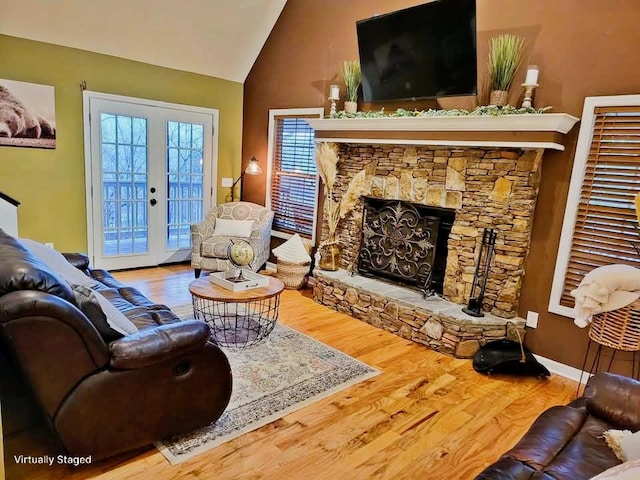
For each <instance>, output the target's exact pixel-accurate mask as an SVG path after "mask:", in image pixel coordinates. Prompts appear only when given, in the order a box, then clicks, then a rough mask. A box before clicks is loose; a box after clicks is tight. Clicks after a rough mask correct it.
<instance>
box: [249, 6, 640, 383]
mask: <svg viewBox="0 0 640 480" xmlns="http://www.w3.org/2000/svg"><path fill="white" fill-rule="evenodd" d="M419 3H423V2H420V1H417V2H416V1H409V0H387V1H384V0H323V1H314V0H288V2H287V5H286V6H285V8H284V10H283V12H282V14H281V15H280V18H279V20H278V22H277V23H276V25H275V27H274V29H273V31H272V32H271V35H270V37H269V39H268V40H267V42H266V44H265V46H264V48H263V49H262V52H261V53H260V55H259V57H258V59H257V60H256V62H255V64H254V66H253V68H252V70H251V73H250V74H249V76H248V78H247V80H246V82H245V87H244V127H243V159H245V161H246V160H247V159H249V158H251V156H252V155H256V157H257V158H259V159H260V160H261V162H262V163H263V165H264V162H265V161H266V156H267V124H268V115H269V109H270V108H294V107H317V106H324V107H325V108H326V109H327V112H328V108H329V105H328V102H327V101H326V96H327V94H328V91H329V85H330V84H331V83H340V84H341V83H342V82H341V78H340V75H339V66H340V63H341V62H342V61H343V60H348V59H355V58H357V56H358V47H357V41H356V29H355V22H356V20H360V19H363V18H367V17H371V16H373V15H375V14H380V13H387V12H391V11H394V10H397V9H400V8H405V7H409V6H413V5H417V4H419ZM638 18H640V2H638V1H637V0H616V1H615V2H604V1H602V0H561V1H558V0H538V1H535V2H523V1H516V0H477V27H478V69H479V70H478V72H479V79H480V81H479V83H480V84H482V78H483V77H484V74H485V59H486V56H487V51H488V48H487V42H488V40H489V38H491V37H492V36H494V35H496V34H499V33H503V32H507V33H516V34H520V35H523V36H525V37H526V39H527V51H526V58H525V60H524V61H523V71H522V72H521V74H519V75H518V77H517V78H519V79H523V78H524V67H525V66H526V64H537V65H539V66H540V79H539V83H540V88H538V89H537V90H536V93H535V98H534V104H535V105H536V106H543V105H552V106H553V109H554V111H555V112H566V113H570V114H572V115H575V116H578V117H579V116H581V114H582V105H583V102H584V98H585V97H587V96H596V95H621V94H633V93H639V92H640V62H638V60H637V52H636V50H637V49H636V46H637V45H638V44H639V43H640V28H638V21H637V20H638ZM480 86H481V85H480ZM342 91H343V92H344V88H343V89H342ZM520 94H521V90H520V89H519V88H513V89H512V96H511V102H512V103H515V102H516V101H518V99H519V97H520ZM481 103H486V102H481ZM475 104H476V99H475V98H473V97H460V98H453V99H451V98H450V99H444V100H443V101H442V102H441V103H440V107H441V108H454V107H460V108H472V107H473V106H475ZM396 106H397V105H394V104H393V103H389V104H388V106H387V107H386V110H392V109H394V108H395V107H396ZM403 106H404V107H405V108H406V103H405V104H404V105H403ZM416 107H417V108H421V107H422V104H419V103H416ZM578 130H579V125H577V126H576V127H574V129H573V130H572V131H571V132H570V134H569V135H567V137H566V138H565V145H566V151H565V152H552V151H548V152H547V153H545V156H544V160H543V166H542V172H543V173H542V182H541V186H540V193H539V197H538V205H537V209H536V217H535V220H534V226H533V236H532V245H531V251H530V254H529V259H528V261H527V264H526V276H525V280H524V284H523V291H522V297H521V301H520V314H521V315H526V312H527V310H533V311H536V312H539V313H540V319H539V323H538V328H537V329H535V330H531V329H529V330H528V333H527V345H528V346H529V348H531V349H532V350H533V351H534V352H535V353H537V354H539V355H542V356H544V357H548V358H551V359H553V360H556V361H559V362H562V363H566V364H569V365H573V366H576V367H578V368H580V366H581V364H582V359H583V356H584V353H585V349H586V345H587V335H586V331H585V330H580V329H578V328H577V327H576V326H574V324H573V322H572V320H570V319H567V318H565V317H561V316H558V315H554V314H551V313H549V312H547V306H548V303H549V294H550V290H551V281H552V278H553V270H554V266H555V260H556V252H557V249H558V243H559V239H560V230H561V226H562V218H563V215H564V206H565V202H566V198H567V192H568V189H569V178H570V175H571V166H572V163H573V155H574V152H575V143H576V139H577V136H578ZM264 170H266V169H264ZM245 178H246V181H245V185H244V189H243V197H244V198H245V199H246V200H250V201H254V202H257V203H264V191H265V184H264V182H265V178H264V176H260V177H252V178H249V177H245ZM618 358H620V359H621V361H618ZM614 369H617V370H619V371H624V372H628V371H630V369H629V361H628V360H626V357H625V356H624V355H621V356H619V357H618V356H617V357H616V365H615V366H614Z"/></svg>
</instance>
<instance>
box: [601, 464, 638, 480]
mask: <svg viewBox="0 0 640 480" xmlns="http://www.w3.org/2000/svg"><path fill="white" fill-rule="evenodd" d="M638 478H640V460H632V461H630V462H625V463H621V464H620V465H616V466H615V467H612V468H610V469H609V470H606V471H604V472H602V473H601V474H599V475H596V476H595V477H591V480H614V479H615V480H638Z"/></svg>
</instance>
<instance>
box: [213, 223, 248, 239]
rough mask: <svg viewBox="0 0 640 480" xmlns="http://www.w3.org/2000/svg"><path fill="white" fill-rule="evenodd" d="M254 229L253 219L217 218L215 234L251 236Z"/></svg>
mask: <svg viewBox="0 0 640 480" xmlns="http://www.w3.org/2000/svg"><path fill="white" fill-rule="evenodd" d="M251 230H253V220H229V219H227V218H216V226H215V228H214V230H213V234H214V235H225V236H227V237H243V238H249V237H250V236H251Z"/></svg>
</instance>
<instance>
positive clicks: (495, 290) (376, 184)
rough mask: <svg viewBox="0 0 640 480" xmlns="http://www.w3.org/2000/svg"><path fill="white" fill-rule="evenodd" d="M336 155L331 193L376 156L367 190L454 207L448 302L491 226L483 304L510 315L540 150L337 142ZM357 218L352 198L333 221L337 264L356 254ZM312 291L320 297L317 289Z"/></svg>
mask: <svg viewBox="0 0 640 480" xmlns="http://www.w3.org/2000/svg"><path fill="white" fill-rule="evenodd" d="M339 156H340V161H339V162H338V174H337V178H336V184H335V187H334V192H335V196H336V199H340V198H341V197H342V195H343V194H344V192H345V191H346V188H347V185H348V183H349V181H350V180H351V179H352V178H353V176H354V175H355V174H356V173H358V172H359V171H361V170H362V169H363V168H364V167H365V166H366V165H367V164H369V163H370V162H372V161H374V160H377V170H376V175H375V177H374V178H373V183H372V188H371V196H374V197H378V198H385V199H400V200H407V201H411V202H415V203H419V204H423V205H431V206H438V207H447V208H452V209H455V211H456V218H455V222H454V225H453V228H452V230H451V234H450V236H449V242H448V249H449V254H448V257H447V267H446V273H445V279H444V297H445V299H447V300H449V301H451V302H453V303H455V304H459V305H464V304H467V303H468V301H469V296H470V293H471V286H472V282H473V275H474V271H475V261H476V257H477V253H478V251H479V246H480V241H481V239H482V233H483V229H484V228H495V229H496V230H497V232H498V237H497V242H496V246H495V257H494V260H493V263H492V266H491V269H490V274H489V279H488V282H487V289H486V293H485V301H484V305H483V310H484V311H485V312H491V313H492V314H494V315H495V316H498V317H502V318H513V317H515V316H516V314H517V311H518V301H519V297H520V287H521V284H522V277H523V276H524V263H525V259H526V256H527V253H528V251H529V245H530V237H531V227H532V224H533V214H534V210H535V204H536V198H537V194H538V186H539V180H540V159H541V156H542V150H522V149H504V148H453V147H452V148H444V147H429V146H412V145H363V144H340V149H339ZM361 222H362V203H361V202H360V203H359V204H358V205H357V206H356V208H355V210H354V211H353V212H352V213H350V214H349V215H348V216H347V217H346V218H345V219H344V220H342V221H341V222H340V224H339V226H338V232H337V237H338V241H339V243H340V245H341V246H342V248H343V251H342V257H341V266H342V268H344V269H346V270H348V271H353V270H354V269H355V265H356V262H357V254H358V251H359V249H360V241H361ZM323 238H326V225H325V226H324V233H323ZM316 299H317V300H319V301H321V302H322V303H325V294H324V293H322V296H321V297H316ZM421 327H422V325H421V326H420V327H419V328H421Z"/></svg>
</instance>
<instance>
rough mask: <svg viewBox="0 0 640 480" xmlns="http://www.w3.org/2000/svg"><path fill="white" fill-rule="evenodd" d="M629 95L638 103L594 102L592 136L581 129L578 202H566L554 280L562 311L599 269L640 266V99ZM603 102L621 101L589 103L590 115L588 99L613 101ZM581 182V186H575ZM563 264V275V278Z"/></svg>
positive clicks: (575, 178) (576, 175)
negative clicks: (639, 203)
mask: <svg viewBox="0 0 640 480" xmlns="http://www.w3.org/2000/svg"><path fill="white" fill-rule="evenodd" d="M626 97H633V98H628V100H630V101H634V102H635V104H630V105H629V104H627V105H603V106H597V105H596V104H594V105H593V109H592V110H590V115H591V118H590V119H589V120H590V122H589V123H588V124H585V118H584V117H583V124H582V128H588V129H589V130H590V132H588V133H589V135H587V134H585V135H583V132H582V131H581V132H580V138H579V140H578V148H577V150H576V160H575V162H574V174H573V176H572V186H571V189H570V192H569V196H570V197H571V196H572V195H574V196H577V198H574V199H573V201H571V200H572V199H571V198H570V199H569V201H568V203H567V211H566V212H565V225H564V226H563V233H562V237H563V238H562V239H561V247H562V244H563V243H564V244H565V248H564V250H566V251H565V252H562V248H561V252H560V253H561V254H562V255H559V256H558V263H557V264H556V276H555V278H554V291H555V296H556V298H555V300H556V302H557V304H558V306H559V307H560V310H562V307H564V308H565V309H566V308H573V306H574V302H575V299H574V298H573V297H572V296H571V291H572V290H573V289H575V288H577V286H578V285H579V284H580V282H581V281H582V279H583V278H584V276H585V275H586V274H587V273H589V272H590V271H591V270H593V269H594V268H596V267H600V266H604V265H610V264H614V263H622V264H629V265H634V266H638V267H640V254H639V252H638V251H637V250H636V248H637V247H640V230H638V218H637V216H636V210H635V202H634V200H635V196H636V194H637V193H639V192H640V101H639V100H640V96H637V95H633V96H626ZM603 98H615V99H617V100H620V99H621V97H593V98H592V99H587V100H588V101H587V102H585V114H586V111H587V108H586V107H587V105H588V104H589V101H591V103H596V102H597V100H600V102H602V103H608V102H606V100H603ZM581 142H582V143H583V145H581V144H580V143H581ZM579 154H580V155H581V158H580V161H579V158H578V155H579ZM576 169H579V170H576ZM578 181H579V185H574V183H575V184H577V183H578ZM570 210H571V211H570ZM570 218H574V221H573V225H572V228H571V231H566V230H569V223H568V220H569V219H570ZM561 257H562V258H561ZM561 262H562V263H561ZM561 265H563V266H564V269H562V271H563V272H564V273H563V275H562V278H558V277H559V276H558V272H559V268H558V267H559V266H561ZM560 283H561V286H560ZM553 293H554V292H552V302H553V300H554V299H553ZM550 309H551V308H550ZM551 311H554V310H553V309H551ZM557 313H562V312H561V311H557Z"/></svg>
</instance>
